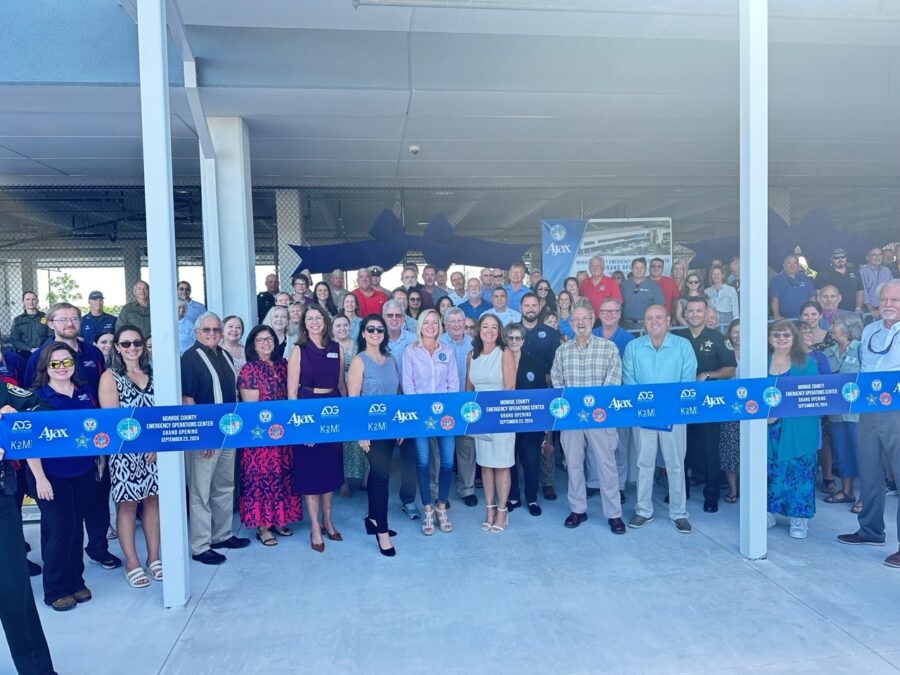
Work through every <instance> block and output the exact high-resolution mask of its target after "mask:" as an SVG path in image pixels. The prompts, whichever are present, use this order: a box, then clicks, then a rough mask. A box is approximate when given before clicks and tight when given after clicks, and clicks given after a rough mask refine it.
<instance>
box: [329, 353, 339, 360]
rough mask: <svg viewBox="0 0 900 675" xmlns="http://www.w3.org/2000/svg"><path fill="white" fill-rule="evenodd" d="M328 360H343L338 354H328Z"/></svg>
mask: <svg viewBox="0 0 900 675" xmlns="http://www.w3.org/2000/svg"><path fill="white" fill-rule="evenodd" d="M328 358H329V359H339V358H341V355H340V354H338V353H337V352H328Z"/></svg>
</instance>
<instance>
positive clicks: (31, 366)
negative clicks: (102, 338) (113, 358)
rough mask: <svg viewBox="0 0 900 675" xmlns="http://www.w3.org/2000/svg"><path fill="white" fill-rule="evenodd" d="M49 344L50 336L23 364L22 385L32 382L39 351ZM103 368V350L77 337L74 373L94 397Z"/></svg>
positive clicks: (28, 385) (95, 396)
mask: <svg viewBox="0 0 900 675" xmlns="http://www.w3.org/2000/svg"><path fill="white" fill-rule="evenodd" d="M51 344H53V339H52V338H51V339H50V340H47V341H46V342H45V343H44V344H42V345H41V348H40V349H36V350H35V351H33V352H32V353H31V358H30V359H28V365H26V366H25V378H24V380H23V381H22V386H24V387H30V386H31V383H32V382H34V374H35V372H36V371H37V362H38V359H39V358H40V356H41V351H42V350H43V349H44V347H46V346H47V345H51ZM104 370H106V360H105V359H104V358H103V352H101V351H100V350H99V349H97V347H96V346H94V345H92V344H89V343H87V342H84V341H83V340H80V339H79V340H78V352H77V353H76V358H75V374H76V375H78V377H79V378H81V379H82V380H84V382H85V383H86V385H85V386H86V387H87V389H88V391H89V392H91V396H93V397H94V398H95V399H96V398H97V391H98V389H99V388H100V376H101V375H102V374H103V371H104Z"/></svg>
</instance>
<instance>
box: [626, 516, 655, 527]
mask: <svg viewBox="0 0 900 675" xmlns="http://www.w3.org/2000/svg"><path fill="white" fill-rule="evenodd" d="M651 520H653V516H649V517H647V518H645V517H644V516H638V515H635V516H634V517H633V518H632V519H631V520H629V521H628V527H633V528H634V529H636V530H637V529H638V528H641V527H643V526H644V525H646V524H647V523H649V522H650V521H651Z"/></svg>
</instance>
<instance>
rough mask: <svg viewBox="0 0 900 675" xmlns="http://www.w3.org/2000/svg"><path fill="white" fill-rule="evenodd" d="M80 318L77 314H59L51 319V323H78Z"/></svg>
mask: <svg viewBox="0 0 900 675" xmlns="http://www.w3.org/2000/svg"><path fill="white" fill-rule="evenodd" d="M80 321H81V319H79V318H78V317H77V316H61V317H59V318H55V317H54V319H53V323H79V322H80Z"/></svg>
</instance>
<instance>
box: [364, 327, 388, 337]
mask: <svg viewBox="0 0 900 675" xmlns="http://www.w3.org/2000/svg"><path fill="white" fill-rule="evenodd" d="M366 332H367V333H372V334H374V333H378V334H379V335H381V334H382V333H384V326H366Z"/></svg>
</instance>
